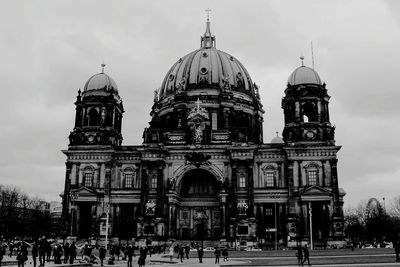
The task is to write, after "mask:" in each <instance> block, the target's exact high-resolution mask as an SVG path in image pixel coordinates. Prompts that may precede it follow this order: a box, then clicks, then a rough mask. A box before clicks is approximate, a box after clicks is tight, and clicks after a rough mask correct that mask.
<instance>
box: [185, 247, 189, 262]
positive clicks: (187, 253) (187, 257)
mask: <svg viewBox="0 0 400 267" xmlns="http://www.w3.org/2000/svg"><path fill="white" fill-rule="evenodd" d="M189 253H190V246H189V244H187V245H186V246H185V254H186V259H189Z"/></svg>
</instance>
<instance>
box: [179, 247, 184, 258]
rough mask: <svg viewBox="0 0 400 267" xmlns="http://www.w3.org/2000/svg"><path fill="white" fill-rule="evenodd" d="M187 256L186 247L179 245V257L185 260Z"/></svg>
mask: <svg viewBox="0 0 400 267" xmlns="http://www.w3.org/2000/svg"><path fill="white" fill-rule="evenodd" d="M184 257H185V248H184V247H183V245H182V246H180V247H179V258H180V259H181V262H183V258H184Z"/></svg>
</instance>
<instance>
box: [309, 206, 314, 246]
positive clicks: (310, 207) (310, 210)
mask: <svg viewBox="0 0 400 267" xmlns="http://www.w3.org/2000/svg"><path fill="white" fill-rule="evenodd" d="M308 212H309V214H310V249H311V250H312V249H313V248H314V246H313V232H312V230H313V229H312V206H311V201H310V202H308Z"/></svg>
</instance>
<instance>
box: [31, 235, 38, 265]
mask: <svg viewBox="0 0 400 267" xmlns="http://www.w3.org/2000/svg"><path fill="white" fill-rule="evenodd" d="M38 255H39V241H38V240H35V243H34V244H33V246H32V259H33V267H36V260H37V257H38Z"/></svg>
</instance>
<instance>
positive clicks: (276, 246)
mask: <svg viewBox="0 0 400 267" xmlns="http://www.w3.org/2000/svg"><path fill="white" fill-rule="evenodd" d="M272 198H273V199H274V224H275V250H278V216H277V214H276V213H277V212H276V202H277V199H278V198H280V193H275V194H273V195H272Z"/></svg>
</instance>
